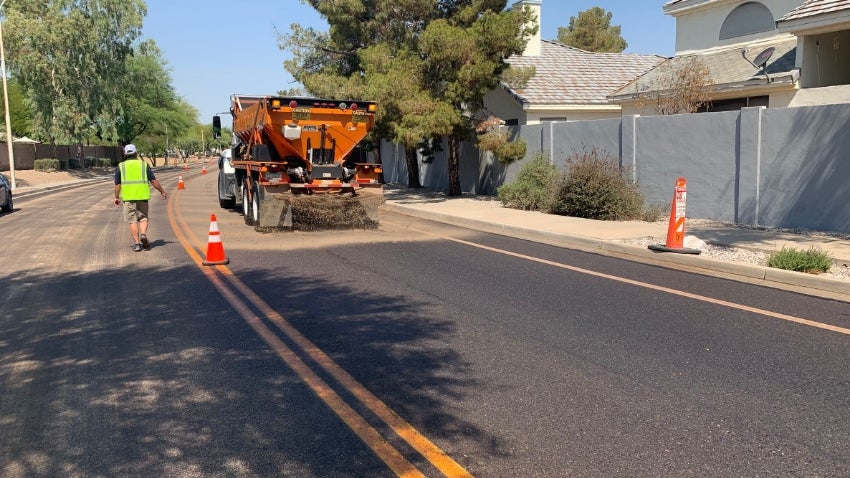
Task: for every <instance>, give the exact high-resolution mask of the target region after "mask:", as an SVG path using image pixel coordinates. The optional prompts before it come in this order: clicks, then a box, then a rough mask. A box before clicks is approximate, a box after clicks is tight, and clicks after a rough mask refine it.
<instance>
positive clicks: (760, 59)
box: [753, 47, 776, 68]
mask: <svg viewBox="0 0 850 478" xmlns="http://www.w3.org/2000/svg"><path fill="white" fill-rule="evenodd" d="M775 51H776V48H774V47H770V48H765V49H764V51H762V52H761V53H759V54H758V55H756V59H755V60H753V65H755V67H756V68H764V67H765V66H767V60H770V57H771V56H773V52H775Z"/></svg>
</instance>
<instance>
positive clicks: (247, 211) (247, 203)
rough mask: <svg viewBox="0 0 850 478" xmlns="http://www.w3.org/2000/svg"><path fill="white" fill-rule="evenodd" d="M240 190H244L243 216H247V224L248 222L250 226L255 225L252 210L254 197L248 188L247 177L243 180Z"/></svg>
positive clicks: (242, 193)
mask: <svg viewBox="0 0 850 478" xmlns="http://www.w3.org/2000/svg"><path fill="white" fill-rule="evenodd" d="M240 190H241V191H242V192H241V194H240V195H241V196H242V217H244V218H245V224H247V225H249V226H253V225H254V223H253V222H252V216H253V214H252V211H251V203H252V201H253V198H252V197H251V196H252V194H251V192H250V190H249V189H248V180H247V179H243V180H242V184H241V185H240Z"/></svg>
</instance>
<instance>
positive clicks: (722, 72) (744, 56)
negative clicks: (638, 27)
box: [612, 37, 797, 97]
mask: <svg viewBox="0 0 850 478" xmlns="http://www.w3.org/2000/svg"><path fill="white" fill-rule="evenodd" d="M770 47H772V48H774V49H775V50H774V52H773V55H771V57H770V59H769V60H768V62H767V65H766V67H765V71H764V72H762V71H761V69H756V68H755V67H754V66H753V65H752V63H750V61H752V60H754V59H755V57H756V56H757V55H758V54H759V53H761V52H762V51H764V50H765V49H767V48H770ZM796 55H797V38H796V37H788V38H781V39H773V40H759V41H757V42H751V43H748V44H746V45H743V46H742V45H736V46H735V47H732V48H726V49H714V50H709V51H706V52H696V53H692V54H687V55H679V56H676V57H673V58H671V59H669V60H667V61H668V62H669V64H670V65H671V66H672V67H673V68H674V69H675V68H676V65H682V64H685V62H687V61H688V60H689V59H690V58H692V57H698V58H699V59H700V60H701V61H702V63H703V64H704V65H705V66H706V67H708V69H709V71H710V73H709V75H710V77H711V83H712V84H714V85H715V88H716V89H723V86H724V85H726V86H729V85H736V84H739V83H743V82H746V81H749V80H757V79H759V78H764V74H765V73H767V75H768V76H771V77H773V76H784V75H789V74H791V72H792V71H793V70H794V69H795V64H796ZM748 59H749V60H750V61H747V60H748ZM663 74H664V72H663V69H659V68H654V69H653V70H651V71H649V72H647V74H646V75H644V76H642V77H641V78H638V79H637V80H636V81H634V82H631V83H629V84H628V85H626V86H624V87H622V88H621V89H620V90H618V91H617V92H615V93H614V94H613V95H612V96H615V97H616V96H621V95H623V96H625V95H635V94H637V93H643V92H646V91H652V86H651V85H654V84H658V83H659V78H660V77H661V75H663ZM783 74H784V75H783Z"/></svg>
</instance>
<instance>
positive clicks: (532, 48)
mask: <svg viewBox="0 0 850 478" xmlns="http://www.w3.org/2000/svg"><path fill="white" fill-rule="evenodd" d="M522 7H528V8H530V9H531V12H532V16H533V17H534V19H533V21H535V22H536V24H537V27H538V28H537V33H535V34H534V35H532V36H531V38H529V39H528V44H527V45H526V46H525V51H524V52H523V54H522V56H540V31H541V30H542V28H541V21H540V16H541V15H540V13H541V11H542V10H543V0H520V1H518V2H516V3H514V6H513V7H512V8H522Z"/></svg>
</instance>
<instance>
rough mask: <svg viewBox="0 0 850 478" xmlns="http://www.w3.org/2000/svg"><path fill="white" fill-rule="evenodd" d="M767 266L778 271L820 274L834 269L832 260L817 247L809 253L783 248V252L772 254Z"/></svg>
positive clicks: (808, 251)
mask: <svg viewBox="0 0 850 478" xmlns="http://www.w3.org/2000/svg"><path fill="white" fill-rule="evenodd" d="M767 265H768V267H774V268H776V269H784V270H788V271H796V272H807V273H809V274H820V273H822V272H828V271H829V269H830V268H831V267H832V258H831V257H830V256H829V254H827V253H826V252H824V251H822V250H821V249H819V248H817V247H812V248H810V249H809V250H807V251H801V250H799V249H795V248H793V247H783V248H782V250H780V251H777V252H774V253H772V254H770V256H769V257H768V258H767Z"/></svg>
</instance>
